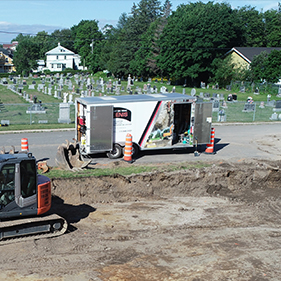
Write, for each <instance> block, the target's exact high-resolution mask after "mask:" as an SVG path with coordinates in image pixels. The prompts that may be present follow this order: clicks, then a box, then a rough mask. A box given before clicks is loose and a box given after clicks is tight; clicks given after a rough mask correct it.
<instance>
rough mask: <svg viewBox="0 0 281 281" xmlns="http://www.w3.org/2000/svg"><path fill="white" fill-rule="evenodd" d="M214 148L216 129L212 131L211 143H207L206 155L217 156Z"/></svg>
mask: <svg viewBox="0 0 281 281" xmlns="http://www.w3.org/2000/svg"><path fill="white" fill-rule="evenodd" d="M214 146H215V128H212V129H211V140H210V143H207V148H206V150H205V152H204V153H205V154H215V153H216V152H215V151H214Z"/></svg>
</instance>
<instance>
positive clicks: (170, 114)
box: [144, 101, 174, 148]
mask: <svg viewBox="0 0 281 281" xmlns="http://www.w3.org/2000/svg"><path fill="white" fill-rule="evenodd" d="M173 121H174V109H173V103H172V102H171V101H167V102H162V103H161V104H160V107H159V110H158V112H157V116H156V119H155V120H154V122H153V123H154V126H153V129H152V131H151V133H150V135H149V137H148V139H147V140H146V144H145V146H144V147H145V148H150V147H165V146H171V144H172V139H173V127H174V124H173Z"/></svg>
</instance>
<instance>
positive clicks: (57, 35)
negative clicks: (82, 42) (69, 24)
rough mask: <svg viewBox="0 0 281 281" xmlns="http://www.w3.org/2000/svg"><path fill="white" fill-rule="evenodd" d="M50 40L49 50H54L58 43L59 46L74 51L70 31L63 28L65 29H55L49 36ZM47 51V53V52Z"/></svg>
mask: <svg viewBox="0 0 281 281" xmlns="http://www.w3.org/2000/svg"><path fill="white" fill-rule="evenodd" d="M50 39H51V41H52V46H50V49H49V50H51V49H52V48H55V47H56V46H57V45H58V43H60V44H61V46H63V47H65V48H67V49H68V50H70V51H73V52H74V51H75V48H74V42H73V41H74V39H75V38H74V37H73V34H72V31H71V29H68V28H65V29H61V30H59V29H56V30H55V31H54V32H53V33H52V34H51V35H50ZM49 50H48V51H49Z"/></svg>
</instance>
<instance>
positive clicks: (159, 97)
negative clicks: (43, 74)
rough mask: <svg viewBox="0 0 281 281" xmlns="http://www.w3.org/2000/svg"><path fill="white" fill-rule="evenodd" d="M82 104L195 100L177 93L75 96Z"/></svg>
mask: <svg viewBox="0 0 281 281" xmlns="http://www.w3.org/2000/svg"><path fill="white" fill-rule="evenodd" d="M76 100H77V101H78V102H80V103H84V104H93V103H95V104H102V103H124V102H141V101H163V100H195V97H193V96H189V95H184V94H179V93H167V94H162V93H159V94H143V95H121V96H117V95H114V96H101V97H84V98H81V97H80V98H76Z"/></svg>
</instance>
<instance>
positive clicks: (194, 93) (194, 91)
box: [191, 88, 196, 97]
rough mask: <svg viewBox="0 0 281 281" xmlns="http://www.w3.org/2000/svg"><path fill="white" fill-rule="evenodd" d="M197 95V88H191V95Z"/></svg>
mask: <svg viewBox="0 0 281 281" xmlns="http://www.w3.org/2000/svg"><path fill="white" fill-rule="evenodd" d="M195 95H196V89H194V88H193V89H192V90H191V96H193V97H194V96H195Z"/></svg>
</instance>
